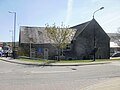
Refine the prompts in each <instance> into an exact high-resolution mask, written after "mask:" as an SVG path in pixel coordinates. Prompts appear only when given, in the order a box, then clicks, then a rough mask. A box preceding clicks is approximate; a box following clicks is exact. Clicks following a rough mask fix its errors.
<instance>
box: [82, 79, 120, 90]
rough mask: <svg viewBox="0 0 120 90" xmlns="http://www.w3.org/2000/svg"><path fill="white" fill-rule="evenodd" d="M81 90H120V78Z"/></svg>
mask: <svg viewBox="0 0 120 90" xmlns="http://www.w3.org/2000/svg"><path fill="white" fill-rule="evenodd" d="M81 90H120V77H117V78H111V79H109V80H106V81H102V82H99V83H97V84H94V85H91V86H88V87H85V88H83V89H81Z"/></svg>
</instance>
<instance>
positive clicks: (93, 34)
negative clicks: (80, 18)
mask: <svg viewBox="0 0 120 90" xmlns="http://www.w3.org/2000/svg"><path fill="white" fill-rule="evenodd" d="M102 9H104V7H101V8H99V9H97V10H96V11H94V13H93V19H94V16H95V13H96V12H98V11H100V10H102ZM93 29H94V32H93V35H94V38H93V42H94V54H93V61H95V53H96V42H95V41H96V40H95V39H96V38H95V25H94V28H93Z"/></svg>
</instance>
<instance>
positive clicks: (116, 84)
mask: <svg viewBox="0 0 120 90" xmlns="http://www.w3.org/2000/svg"><path fill="white" fill-rule="evenodd" d="M0 59H1V60H2V61H6V62H10V63H16V64H23V65H37V66H84V65H100V64H109V63H112V62H110V61H103V62H89V63H53V62H47V63H38V62H28V61H22V60H18V59H11V58H5V57H0ZM80 90H120V77H115V78H110V79H109V80H105V81H102V82H99V83H96V84H94V85H91V86H88V87H85V88H83V89H80Z"/></svg>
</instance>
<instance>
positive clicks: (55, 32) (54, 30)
mask: <svg viewBox="0 0 120 90" xmlns="http://www.w3.org/2000/svg"><path fill="white" fill-rule="evenodd" d="M45 30H46V32H47V36H48V38H49V40H50V42H51V44H52V45H53V46H54V47H55V48H57V51H58V60H60V50H62V54H63V48H65V47H66V45H68V44H69V43H70V42H71V40H72V38H73V36H74V34H75V30H73V29H70V28H69V26H65V25H63V23H62V24H61V26H56V25H55V24H53V25H52V26H49V25H48V24H46V28H45Z"/></svg>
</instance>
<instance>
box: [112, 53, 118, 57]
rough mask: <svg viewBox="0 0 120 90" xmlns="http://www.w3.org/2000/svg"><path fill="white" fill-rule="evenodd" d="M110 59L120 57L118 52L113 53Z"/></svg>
mask: <svg viewBox="0 0 120 90" xmlns="http://www.w3.org/2000/svg"><path fill="white" fill-rule="evenodd" d="M111 57H120V52H116V53H113V55H112V56H111Z"/></svg>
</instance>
